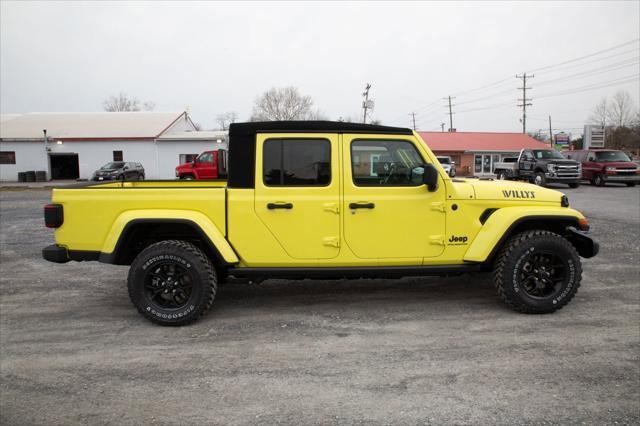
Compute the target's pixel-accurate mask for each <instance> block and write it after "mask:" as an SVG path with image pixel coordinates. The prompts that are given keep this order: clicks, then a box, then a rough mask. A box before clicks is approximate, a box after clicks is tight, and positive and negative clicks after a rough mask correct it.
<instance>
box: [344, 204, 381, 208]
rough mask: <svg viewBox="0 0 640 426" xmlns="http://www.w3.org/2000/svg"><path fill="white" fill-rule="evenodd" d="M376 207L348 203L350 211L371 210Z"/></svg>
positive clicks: (373, 205)
mask: <svg viewBox="0 0 640 426" xmlns="http://www.w3.org/2000/svg"><path fill="white" fill-rule="evenodd" d="M375 207H376V205H375V204H373V203H350V204H349V208H350V209H373V208H375Z"/></svg>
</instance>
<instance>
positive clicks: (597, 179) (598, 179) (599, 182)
mask: <svg viewBox="0 0 640 426" xmlns="http://www.w3.org/2000/svg"><path fill="white" fill-rule="evenodd" d="M593 184H594V185H595V186H604V177H603V176H602V174H601V173H598V174H597V175H595V176H594V177H593Z"/></svg>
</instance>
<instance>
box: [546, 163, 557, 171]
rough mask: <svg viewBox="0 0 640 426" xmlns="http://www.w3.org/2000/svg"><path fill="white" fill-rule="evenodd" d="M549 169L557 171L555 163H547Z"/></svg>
mask: <svg viewBox="0 0 640 426" xmlns="http://www.w3.org/2000/svg"><path fill="white" fill-rule="evenodd" d="M547 170H549V171H550V172H555V171H556V165H555V164H547Z"/></svg>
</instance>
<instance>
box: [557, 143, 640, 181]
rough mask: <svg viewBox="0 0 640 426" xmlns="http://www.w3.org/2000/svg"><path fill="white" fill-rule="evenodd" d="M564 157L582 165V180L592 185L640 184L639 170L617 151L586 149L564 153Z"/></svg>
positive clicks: (626, 156) (623, 154)
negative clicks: (609, 183) (611, 183)
mask: <svg viewBox="0 0 640 426" xmlns="http://www.w3.org/2000/svg"><path fill="white" fill-rule="evenodd" d="M565 156H566V157H567V158H570V159H572V160H576V161H579V162H580V163H582V179H584V180H588V181H589V182H591V184H592V185H595V186H604V185H605V184H606V183H607V182H615V183H624V184H626V185H627V186H636V184H637V183H638V182H640V168H639V167H638V165H637V164H636V163H634V162H633V161H631V158H629V156H628V155H627V154H625V153H624V152H622V151H618V150H617V149H588V150H584V149H582V150H575V151H566V152H565Z"/></svg>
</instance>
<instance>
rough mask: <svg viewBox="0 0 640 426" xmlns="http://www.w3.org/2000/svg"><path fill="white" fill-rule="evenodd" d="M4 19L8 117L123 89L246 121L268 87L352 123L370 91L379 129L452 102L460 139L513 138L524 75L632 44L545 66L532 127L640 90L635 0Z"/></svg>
mask: <svg viewBox="0 0 640 426" xmlns="http://www.w3.org/2000/svg"><path fill="white" fill-rule="evenodd" d="M0 12H1V14H0V24H1V25H0V35H1V39H0V91H1V94H0V109H1V111H2V112H3V113H10V112H33V111H100V110H101V109H102V101H103V100H104V99H105V98H107V97H108V96H109V95H111V94H117V93H118V92H120V91H124V92H127V93H128V94H130V95H133V96H136V97H137V98H139V99H140V100H142V101H146V100H150V101H154V102H155V103H156V110H158V111H169V110H183V109H184V108H185V107H186V106H189V108H190V110H191V114H192V117H193V118H194V120H195V121H197V122H200V123H201V124H202V125H203V126H204V128H213V127H215V126H216V124H215V121H214V117H215V115H216V114H218V113H222V112H225V111H237V112H238V113H239V116H240V119H241V120H245V119H248V118H249V115H250V113H251V107H252V104H253V101H254V99H255V97H256V96H257V95H258V94H260V93H262V92H263V91H265V90H267V89H269V88H270V87H272V86H287V85H293V86H297V87H298V88H299V89H300V90H301V92H303V93H305V94H309V95H311V96H312V97H313V99H314V101H315V106H316V107H317V108H319V109H320V110H321V111H322V112H323V113H324V114H325V115H326V116H328V117H329V118H330V119H337V118H338V117H340V116H342V117H352V118H357V117H359V116H360V114H361V112H360V108H359V107H360V104H361V100H362V99H361V93H362V91H363V88H364V85H365V83H366V82H371V83H372V85H373V87H372V89H371V97H372V98H374V99H375V102H376V107H375V110H374V112H373V117H374V118H377V119H380V120H381V121H382V122H383V123H384V124H390V125H402V126H409V125H410V115H409V113H410V112H411V111H415V112H416V114H417V124H418V128H419V129H421V130H435V129H440V123H442V122H446V121H448V118H447V116H445V108H444V101H443V100H442V99H441V98H442V97H444V96H447V95H450V94H451V95H456V96H457V97H456V99H455V100H454V104H456V106H455V107H454V112H455V111H458V112H457V113H456V114H455V115H454V127H456V128H458V130H460V131H483V130H484V131H518V130H520V129H521V124H520V123H519V121H518V120H519V118H520V110H519V109H518V108H517V107H516V106H515V104H516V102H517V101H516V98H518V97H520V96H519V95H520V94H521V93H519V92H518V91H517V90H516V88H517V87H520V82H519V80H516V78H515V74H516V73H522V72H523V71H530V70H536V69H539V68H542V67H545V66H547V65H553V64H558V63H561V62H564V61H567V60H570V59H573V58H577V57H582V56H586V55H590V54H592V53H594V52H598V51H602V50H605V49H609V48H612V47H614V46H618V45H621V44H623V43H627V42H630V41H633V40H636V41H635V42H632V43H630V44H627V45H625V46H621V47H619V48H617V49H611V50H606V51H605V52H602V53H599V54H597V55H595V56H591V57H589V58H585V59H583V60H581V61H576V62H569V63H567V64H565V65H562V66H557V67H555V68H548V69H542V70H538V71H535V72H534V73H535V78H534V79H533V80H532V81H531V84H530V85H531V87H532V88H533V89H532V90H531V92H530V93H531V97H532V98H533V106H532V107H531V108H530V119H529V125H528V126H527V127H528V130H535V129H538V128H548V122H547V118H546V117H547V115H549V114H551V115H552V116H553V119H554V126H553V127H554V128H563V129H566V130H568V131H572V132H573V133H581V131H580V130H578V129H579V128H582V125H583V123H584V120H585V119H586V118H587V117H588V116H589V112H590V110H591V109H592V107H593V105H594V104H595V103H596V102H597V101H598V100H600V99H601V98H602V97H604V96H610V95H612V94H613V93H615V92H616V91H617V90H619V89H626V90H628V91H629V92H630V93H631V94H632V96H633V98H634V101H635V102H636V105H637V102H638V97H639V96H638V93H639V91H640V88H639V79H640V77H639V75H640V74H639V73H640V66H639V65H638V56H639V55H640V44H639V43H638V41H637V39H638V38H639V37H640V2H638V1H629V2H569V3H551V2H537V3H520V2H498V3H480V2H478V3H446V4H445V3H433V2H430V3H416V2H412V3H385V2H372V3H365V2H355V3H338V2H326V3H319V2H318V3H291V2H287V3H275V2H274V3H267V2H260V3H250V2H244V3H233V4H232V3H213V2H211V3H207V2H196V3H188V2H180V3H171V2H160V3H122V2H107V3H96V2H91V3H82V2H70V3H61V2H44V3H39V2H20V3H19V2H11V1H2V2H1V9H0ZM591 71H593V72H591ZM580 73H582V75H576V74H580ZM565 77H566V78H565ZM626 77H630V79H631V80H632V81H628V80H623V78H626ZM615 80H619V81H618V82H615ZM498 81H501V83H499V84H496V85H492V86H490V87H486V88H484V89H480V90H476V91H472V92H467V91H468V90H470V89H475V88H479V87H482V86H486V85H488V84H491V83H495V82H498ZM620 81H622V83H620ZM624 81H627V82H626V83H624ZM609 83H612V85H610V86H609V87H603V88H599V89H597V90H592V88H593V87H596V86H597V85H605V84H609ZM585 88H586V89H588V90H585V91H582V92H578V93H567V94H563V95H559V96H549V95H558V94H559V93H563V92H572V91H574V92H575V89H585ZM465 92H466V93H465ZM545 95H546V96H545ZM538 96H539V98H538ZM470 101H471V102H470ZM489 107H493V108H489ZM487 108H489V109H487ZM468 110H471V111H468ZM474 110H475V111H474ZM465 111H466V112H465Z"/></svg>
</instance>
